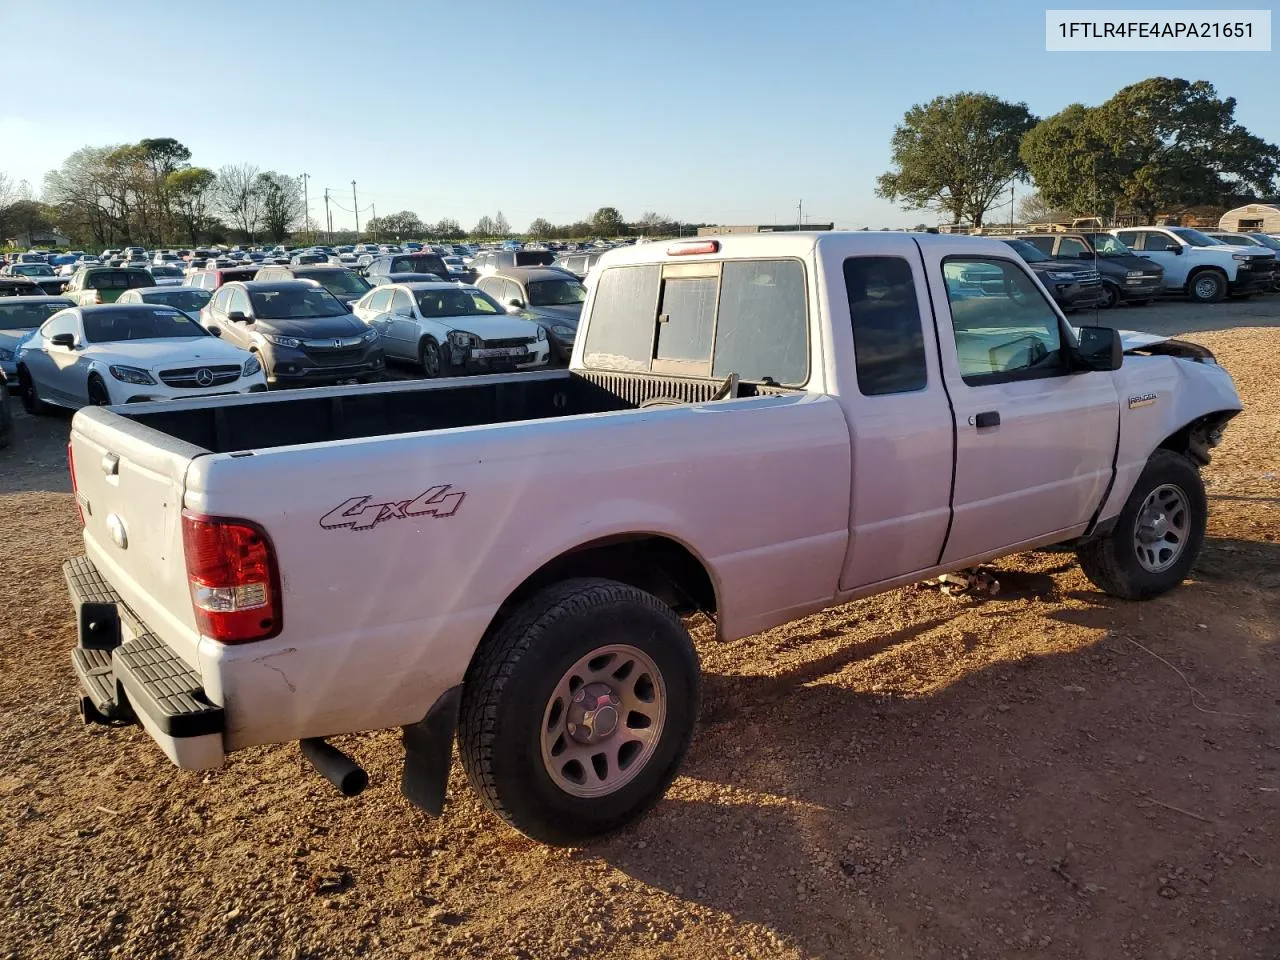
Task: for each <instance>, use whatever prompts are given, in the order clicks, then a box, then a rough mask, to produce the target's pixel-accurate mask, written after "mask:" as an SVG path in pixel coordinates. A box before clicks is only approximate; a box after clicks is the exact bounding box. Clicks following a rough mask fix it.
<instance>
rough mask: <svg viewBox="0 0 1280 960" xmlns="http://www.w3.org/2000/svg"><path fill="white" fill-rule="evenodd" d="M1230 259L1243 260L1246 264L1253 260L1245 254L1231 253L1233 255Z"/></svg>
mask: <svg viewBox="0 0 1280 960" xmlns="http://www.w3.org/2000/svg"><path fill="white" fill-rule="evenodd" d="M1231 259H1232V260H1243V261H1245V262H1246V263H1247V262H1249V261H1250V260H1252V259H1253V257H1251V256H1249V254H1247V253H1233V254H1232V255H1231Z"/></svg>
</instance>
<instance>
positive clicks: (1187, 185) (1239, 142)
mask: <svg viewBox="0 0 1280 960" xmlns="http://www.w3.org/2000/svg"><path fill="white" fill-rule="evenodd" d="M1235 108H1236V101H1235V99H1234V98H1233V97H1227V98H1225V99H1221V98H1219V97H1218V95H1217V90H1216V89H1215V88H1214V86H1213V84H1211V83H1209V82H1207V81H1204V80H1198V81H1194V82H1192V81H1187V80H1181V79H1177V78H1174V79H1170V78H1167V77H1152V78H1150V79H1147V80H1143V81H1141V82H1139V83H1135V84H1131V85H1130V86H1127V87H1125V88H1123V89H1122V90H1120V91H1119V92H1118V93H1116V95H1115V96H1113V97H1112V98H1111V99H1110V100H1107V101H1106V102H1105V103H1103V104H1100V105H1099V106H1097V107H1086V106H1084V105H1082V104H1078V103H1076V104H1072V105H1071V106H1069V107H1067V108H1066V109H1064V110H1062V111H1061V112H1060V113H1058V114H1056V115H1055V116H1052V117H1049V118H1048V119H1046V120H1044V121H1042V122H1041V123H1040V124H1039V125H1038V126H1037V127H1036V128H1035V129H1034V130H1032V131H1031V132H1030V133H1029V134H1028V135H1027V136H1026V138H1025V139H1024V141H1023V145H1022V156H1023V159H1024V161H1025V162H1026V164H1027V169H1028V171H1029V172H1030V174H1031V176H1032V177H1033V178H1034V179H1035V182H1036V186H1037V187H1038V188H1039V190H1040V193H1041V194H1042V196H1043V197H1044V198H1045V200H1046V201H1047V202H1049V203H1051V204H1054V205H1057V206H1063V207H1066V208H1069V209H1071V210H1073V211H1074V212H1077V213H1090V214H1108V215H1114V214H1116V213H1118V212H1120V211H1121V210H1124V211H1127V212H1133V213H1137V214H1139V215H1140V216H1142V217H1144V218H1147V219H1150V218H1151V217H1154V216H1155V215H1156V214H1157V213H1160V212H1161V211H1162V210H1165V209H1178V208H1184V207H1189V206H1195V205H1198V204H1209V205H1219V206H1224V205H1229V204H1232V203H1234V202H1237V201H1239V200H1241V199H1245V198H1249V197H1257V196H1268V195H1271V194H1272V193H1273V191H1274V190H1275V187H1276V177H1277V175H1280V148H1277V147H1276V146H1275V145H1274V144H1271V143H1268V142H1266V141H1265V140H1263V139H1262V138H1260V137H1258V136H1255V135H1254V134H1252V133H1250V132H1249V131H1248V130H1247V129H1245V128H1244V127H1243V126H1241V125H1240V124H1238V123H1236V122H1235Z"/></svg>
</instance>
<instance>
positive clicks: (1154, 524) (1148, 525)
mask: <svg viewBox="0 0 1280 960" xmlns="http://www.w3.org/2000/svg"><path fill="white" fill-rule="evenodd" d="M1139 531H1140V535H1141V537H1142V542H1143V543H1156V542H1158V541H1160V540H1163V539H1164V538H1165V534H1167V533H1168V532H1169V518H1168V517H1167V516H1165V515H1164V514H1163V513H1148V514H1147V515H1146V516H1145V517H1143V518H1142V525H1141V527H1140V528H1139Z"/></svg>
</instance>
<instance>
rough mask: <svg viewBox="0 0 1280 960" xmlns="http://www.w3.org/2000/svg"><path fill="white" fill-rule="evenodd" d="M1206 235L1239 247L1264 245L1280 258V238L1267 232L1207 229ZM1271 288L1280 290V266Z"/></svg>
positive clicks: (1263, 246) (1274, 275) (1264, 247)
mask: <svg viewBox="0 0 1280 960" xmlns="http://www.w3.org/2000/svg"><path fill="white" fill-rule="evenodd" d="M1205 236H1206V237H1209V238H1211V239H1213V240H1217V241H1218V242H1219V243H1225V244H1228V245H1234V246H1237V247H1262V248H1263V249H1265V250H1270V251H1271V253H1272V255H1273V256H1275V257H1277V258H1280V239H1277V238H1276V237H1273V236H1271V235H1270V234H1266V233H1224V232H1218V231H1214V232H1210V231H1205ZM1271 289H1272V290H1275V291H1280V267H1277V269H1276V272H1275V274H1273V277H1272V281H1271Z"/></svg>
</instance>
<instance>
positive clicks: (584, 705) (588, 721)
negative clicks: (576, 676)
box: [565, 683, 622, 743]
mask: <svg viewBox="0 0 1280 960" xmlns="http://www.w3.org/2000/svg"><path fill="white" fill-rule="evenodd" d="M621 703H622V701H621V700H620V699H619V698H618V695H617V694H616V693H614V692H613V688H612V687H610V686H609V685H608V684H607V683H588V684H586V685H585V686H583V687H582V688H581V689H580V690H578V692H577V693H575V694H574V695H573V700H572V702H571V703H570V704H569V715H568V717H567V718H566V721H565V729H566V730H568V732H569V736H571V737H573V739H574V740H576V741H577V742H578V743H599V742H600V741H601V740H607V739H608V738H609V737H611V736H613V733H614V731H615V730H617V729H618V707H619V706H620V705H621Z"/></svg>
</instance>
